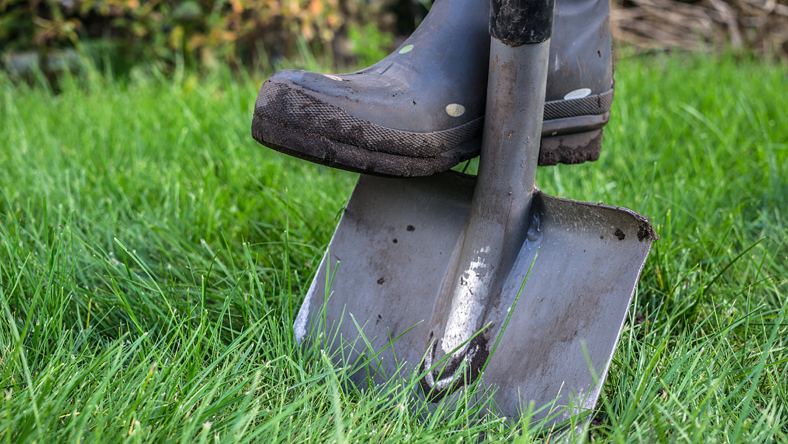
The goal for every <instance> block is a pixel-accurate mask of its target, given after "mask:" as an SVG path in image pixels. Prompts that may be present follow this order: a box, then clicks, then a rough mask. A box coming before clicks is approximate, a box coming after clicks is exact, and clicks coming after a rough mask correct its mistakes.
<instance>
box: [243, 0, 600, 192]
mask: <svg viewBox="0 0 788 444" xmlns="http://www.w3.org/2000/svg"><path fill="white" fill-rule="evenodd" d="M489 9H490V2H489V0H438V1H436V2H435V4H434V5H433V7H432V9H431V10H430V12H429V14H428V15H427V17H426V18H425V20H424V22H423V23H422V24H421V25H420V26H419V28H418V29H417V30H416V32H414V33H413V35H411V36H410V38H409V39H408V40H407V41H405V43H403V44H402V46H401V47H400V48H399V49H397V50H396V51H395V52H393V53H392V54H390V55H389V56H387V57H386V58H384V59H383V60H381V61H380V62H378V63H376V64H375V65H373V66H371V67H369V68H367V69H364V70H362V71H358V72H354V73H350V74H338V75H329V74H320V73H313V72H309V71H304V70H284V71H279V72H277V73H276V74H274V75H273V76H271V78H270V79H268V80H267V81H266V82H265V83H264V84H263V86H262V88H261V89H260V93H259V95H258V97H257V103H256V105H255V111H254V119H253V121H252V135H253V136H254V138H255V139H256V140H257V141H259V142H260V143H262V144H264V145H266V146H268V147H270V148H273V149H275V150H277V151H281V152H283V153H286V154H290V155H293V156H296V157H299V158H303V159H306V160H310V161H312V162H316V163H320V164H323V165H328V166H332V167H336V168H342V169H346V170H350V171H358V172H362V173H367V174H378V175H387V176H401V177H409V176H427V175H430V174H433V173H436V172H440V171H445V170H448V169H449V168H451V167H453V166H455V165H457V164H458V163H460V162H462V161H464V160H467V159H470V158H472V157H474V156H476V155H478V153H479V148H480V146H481V133H482V128H483V119H484V101H485V97H486V86H487V70H488V59H489V48H490V35H489V33H488V24H489V17H490V15H489ZM609 17H610V16H609V6H608V3H607V1H606V0H557V3H556V7H555V19H554V32H553V38H552V41H551V46H550V68H549V73H548V80H547V93H546V97H545V99H546V103H545V114H544V125H543V131H542V148H541V151H540V156H539V164H540V165H555V164H557V163H582V162H585V161H590V160H596V159H597V158H598V157H599V150H600V147H601V138H602V127H603V126H604V125H605V124H606V123H607V121H608V120H609V117H610V114H609V109H610V105H611V103H612V100H613V84H612V77H613V75H612V55H611V44H610V18H609Z"/></svg>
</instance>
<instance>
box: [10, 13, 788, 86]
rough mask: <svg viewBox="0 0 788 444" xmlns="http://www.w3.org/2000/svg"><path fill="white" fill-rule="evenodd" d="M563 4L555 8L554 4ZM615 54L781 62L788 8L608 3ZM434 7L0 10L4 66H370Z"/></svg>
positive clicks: (786, 46) (787, 47)
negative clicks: (622, 47) (699, 54)
mask: <svg viewBox="0 0 788 444" xmlns="http://www.w3.org/2000/svg"><path fill="white" fill-rule="evenodd" d="M559 1H560V0H559ZM610 1H611V11H612V12H611V24H612V28H613V36H614V38H615V41H616V42H617V43H618V44H626V45H628V46H632V47H634V48H635V49H639V50H645V51H651V50H654V49H656V50H665V49H668V50H670V49H679V50H689V51H694V50H701V51H705V52H710V51H712V52H713V51H720V50H726V49H730V48H732V49H734V50H737V51H746V52H755V53H760V54H762V55H764V56H766V57H770V58H772V57H778V58H783V59H785V58H788V57H787V56H788V0H610ZM431 3H432V0H0V63H2V65H3V67H5V69H6V70H7V71H11V72H16V73H25V72H32V71H34V70H35V68H34V67H39V68H41V71H43V72H44V73H47V75H53V73H54V74H56V73H57V72H59V71H62V70H65V69H76V68H77V67H78V66H79V65H80V61H81V60H84V58H85V57H87V58H90V59H92V60H93V62H94V63H96V64H97V65H99V66H102V65H104V66H105V67H106V66H111V68H112V69H113V70H115V71H116V72H127V71H128V70H130V69H131V67H133V66H138V65H140V64H146V63H148V64H154V65H157V68H158V69H160V70H162V71H163V72H168V71H171V70H172V69H173V68H175V67H177V66H189V67H196V68H200V69H203V68H209V69H210V68H212V67H215V66H218V65H219V64H229V65H230V66H231V67H234V68H240V67H242V66H246V67H248V68H252V69H254V70H255V72H258V73H260V74H261V75H264V74H266V73H270V71H271V70H274V69H278V68H282V67H292V66H303V67H307V65H313V63H310V60H312V61H319V63H318V64H319V66H322V67H326V66H329V67H332V68H333V69H334V70H343V69H349V68H348V67H360V66H368V65H370V64H372V63H374V62H375V61H377V60H379V59H380V58H382V57H383V56H385V55H386V54H387V53H388V52H389V51H390V50H392V49H394V48H395V47H396V46H397V45H398V44H399V43H401V42H402V40H403V39H404V38H406V37H407V36H408V35H409V34H410V33H411V32H412V31H413V30H414V29H415V28H416V26H418V24H419V23H420V22H421V20H422V19H423V18H424V16H425V15H426V14H427V12H428V10H429V8H430V6H431Z"/></svg>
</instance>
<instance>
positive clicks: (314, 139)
mask: <svg viewBox="0 0 788 444" xmlns="http://www.w3.org/2000/svg"><path fill="white" fill-rule="evenodd" d="M591 117H594V122H593V124H589V125H585V126H584V125H577V123H578V122H573V121H575V120H577V119H578V118H573V119H561V120H562V121H563V120H565V121H567V122H566V123H567V124H569V123H570V122H572V123H573V125H568V126H569V127H570V128H572V127H574V128H578V129H588V131H584V132H580V133H575V134H561V131H553V130H551V129H549V128H551V127H555V126H556V123H559V124H560V123H564V122H558V121H555V120H554V121H546V122H545V127H544V129H543V131H542V141H541V145H540V149H539V166H552V165H557V164H559V163H563V164H569V165H575V164H580V163H584V162H593V161H595V160H597V159H599V154H600V151H601V149H602V128H601V126H603V125H604V124H606V123H607V121H608V119H609V114H607V115H605V116H591ZM581 118H585V116H583V117H581ZM559 126H563V125H559ZM594 127H597V128H598V129H591V128H594ZM552 134H556V135H552ZM252 137H254V139H255V140H257V141H258V142H260V143H261V144H263V145H265V146H267V147H268V148H271V149H273V150H275V151H279V152H280V153H284V154H287V155H290V156H293V157H297V158H299V159H304V160H308V161H310V162H313V163H317V164H320V165H325V166H328V167H331V168H338V169H342V170H346V171H353V172H357V173H363V174H371V175H376V176H389V177H421V176H429V175H432V174H435V173H439V172H443V171H447V170H449V169H451V168H452V167H453V166H455V165H457V164H459V163H460V162H464V161H466V160H468V159H471V158H473V157H476V156H477V155H478V154H479V147H480V145H481V140H480V139H481V138H477V139H473V140H471V141H468V142H466V143H463V144H461V145H459V146H457V147H455V148H453V149H451V150H449V151H446V152H444V153H442V154H440V155H439V156H436V157H409V156H398V155H396V154H390V153H384V152H378V151H370V150H367V149H364V148H359V147H357V146H353V145H349V144H345V143H341V142H336V141H334V140H331V139H329V138H327V137H326V136H324V135H320V134H314V133H311V132H306V131H302V130H298V129H293V128H292V127H291V126H289V125H285V124H282V123H280V122H277V121H275V120H272V119H267V118H264V117H260V116H259V115H257V114H255V115H254V117H253V119H252Z"/></svg>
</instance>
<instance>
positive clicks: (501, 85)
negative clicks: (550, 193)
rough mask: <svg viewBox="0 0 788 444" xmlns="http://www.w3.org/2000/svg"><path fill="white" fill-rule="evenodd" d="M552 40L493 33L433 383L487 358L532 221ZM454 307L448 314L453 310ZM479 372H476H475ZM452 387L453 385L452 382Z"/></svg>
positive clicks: (435, 324) (438, 326)
mask: <svg viewBox="0 0 788 444" xmlns="http://www.w3.org/2000/svg"><path fill="white" fill-rule="evenodd" d="M549 48H550V42H549V40H545V41H543V42H541V43H535V44H523V45H514V44H510V43H504V42H502V41H500V40H498V39H496V38H493V39H492V43H491V51H490V71H489V77H488V79H489V80H488V86H487V106H486V109H487V111H486V115H485V127H484V136H483V141H482V151H481V160H480V165H479V174H478V179H477V186H476V189H475V191H474V195H473V200H472V202H471V212H470V217H469V219H468V223H467V225H466V228H465V235H464V237H463V239H462V241H461V245H460V247H459V254H456V253H455V257H456V262H455V263H454V267H452V268H450V270H449V274H448V275H447V276H446V277H447V278H448V279H444V284H443V286H442V288H441V292H440V296H439V301H440V302H439V303H438V305H443V307H445V308H446V309H445V310H436V313H440V314H442V315H443V316H439V317H434V318H433V319H432V322H431V325H432V333H433V334H434V336H433V338H437V340H436V341H434V342H433V343H432V344H431V345H430V346H431V347H432V350H431V351H430V352H429V353H428V355H430V357H431V358H432V359H430V361H432V360H433V359H440V357H442V356H445V355H449V354H450V355H451V359H450V360H449V361H448V367H446V371H445V372H444V374H446V373H448V374H449V377H448V379H447V378H434V377H428V378H427V383H428V385H431V386H433V389H437V390H438V391H450V386H451V385H453V383H452V381H453V379H454V375H453V374H452V373H454V370H456V369H457V368H458V365H459V364H458V362H460V361H462V360H465V361H469V362H470V366H471V372H472V373H475V372H477V371H478V370H479V369H480V368H481V367H480V366H481V365H482V364H483V360H484V357H485V356H486V352H485V350H487V346H486V342H487V341H488V340H489V339H490V338H489V337H488V336H489V331H487V332H485V333H484V334H482V335H480V336H479V337H478V338H477V339H475V340H474V341H470V342H469V340H470V339H471V338H472V337H473V336H474V334H476V333H477V332H478V331H479V330H481V329H482V328H483V327H484V323H485V318H486V316H485V315H486V314H487V313H488V312H489V311H490V307H491V306H493V305H496V306H497V305H498V303H499V302H500V300H501V296H502V294H501V293H502V289H503V286H504V282H505V281H506V278H507V276H508V274H509V271H510V270H511V269H512V265H513V264H514V262H515V260H516V259H517V255H518V253H519V252H520V249H521V247H522V245H523V244H524V242H525V241H526V237H527V233H528V228H529V225H530V221H531V216H530V209H531V201H532V197H533V193H534V188H535V187H534V181H535V177H536V167H537V163H538V158H539V140H540V134H541V130H542V114H543V107H544V97H545V83H546V79H547V61H548V56H549ZM446 313H448V315H446ZM474 376H475V375H474ZM447 389H448V390H447Z"/></svg>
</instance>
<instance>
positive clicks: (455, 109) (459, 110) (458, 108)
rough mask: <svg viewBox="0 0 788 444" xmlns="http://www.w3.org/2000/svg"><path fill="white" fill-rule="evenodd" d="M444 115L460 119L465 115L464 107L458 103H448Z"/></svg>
mask: <svg viewBox="0 0 788 444" xmlns="http://www.w3.org/2000/svg"><path fill="white" fill-rule="evenodd" d="M446 114H448V115H450V116H452V117H460V116H461V115H463V114H465V107H464V106H462V105H460V104H459V103H450V104H448V105H446Z"/></svg>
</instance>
